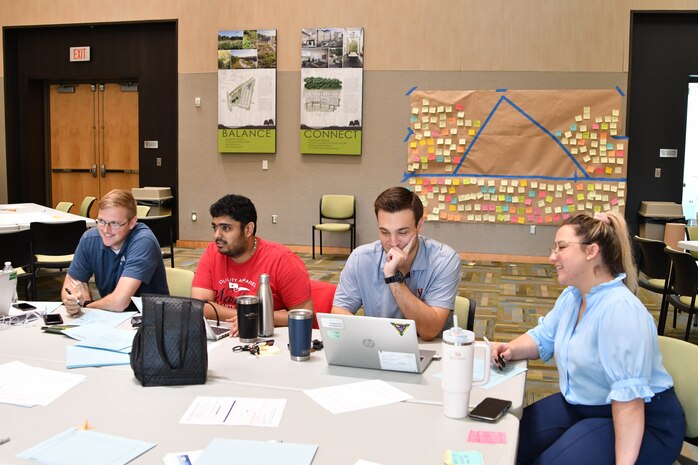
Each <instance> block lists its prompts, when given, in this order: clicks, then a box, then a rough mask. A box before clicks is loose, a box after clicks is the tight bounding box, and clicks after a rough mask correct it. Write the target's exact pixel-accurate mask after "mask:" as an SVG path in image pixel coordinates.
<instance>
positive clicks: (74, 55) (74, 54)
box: [70, 46, 90, 61]
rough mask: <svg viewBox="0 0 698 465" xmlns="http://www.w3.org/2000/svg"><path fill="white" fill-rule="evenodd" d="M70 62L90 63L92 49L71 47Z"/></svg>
mask: <svg viewBox="0 0 698 465" xmlns="http://www.w3.org/2000/svg"><path fill="white" fill-rule="evenodd" d="M70 61H90V47H87V46H83V47H70Z"/></svg>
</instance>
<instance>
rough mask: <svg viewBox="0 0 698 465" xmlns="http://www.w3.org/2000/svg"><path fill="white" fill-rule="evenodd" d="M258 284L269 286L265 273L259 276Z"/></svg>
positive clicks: (267, 276)
mask: <svg viewBox="0 0 698 465" xmlns="http://www.w3.org/2000/svg"><path fill="white" fill-rule="evenodd" d="M259 282H260V283H261V284H269V275H268V274H267V273H262V274H260V275H259Z"/></svg>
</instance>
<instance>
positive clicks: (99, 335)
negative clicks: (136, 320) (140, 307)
mask: <svg viewBox="0 0 698 465" xmlns="http://www.w3.org/2000/svg"><path fill="white" fill-rule="evenodd" d="M63 334H65V335H66V336H68V337H72V338H73V339H77V340H78V341H80V342H79V343H78V344H76V345H78V346H81V347H92V348H95V349H105V350H113V351H116V352H125V353H129V352H130V351H131V346H132V345H133V337H134V336H135V335H136V332H135V331H133V330H131V329H117V328H113V327H111V326H107V325H105V324H103V323H90V324H84V325H81V326H76V327H75V328H70V329H66V330H64V331H63Z"/></svg>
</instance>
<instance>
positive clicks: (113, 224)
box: [97, 218, 130, 231]
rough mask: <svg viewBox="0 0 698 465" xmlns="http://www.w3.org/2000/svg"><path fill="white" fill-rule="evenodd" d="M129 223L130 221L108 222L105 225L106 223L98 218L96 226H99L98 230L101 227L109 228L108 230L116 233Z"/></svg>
mask: <svg viewBox="0 0 698 465" xmlns="http://www.w3.org/2000/svg"><path fill="white" fill-rule="evenodd" d="M129 221H130V220H126V221H124V222H123V223H119V222H118V221H110V222H108V223H107V222H106V221H104V220H103V219H101V218H99V219H98V220H97V226H99V227H100V228H103V227H105V226H109V228H111V229H112V230H114V231H116V230H117V229H121V228H123V227H124V225H126V223H128V222H129Z"/></svg>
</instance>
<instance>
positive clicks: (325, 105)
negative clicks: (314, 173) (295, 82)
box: [300, 28, 364, 155]
mask: <svg viewBox="0 0 698 465" xmlns="http://www.w3.org/2000/svg"><path fill="white" fill-rule="evenodd" d="M301 41H302V42H301V138H300V139H301V153H307V154H334V155H361V127H362V119H361V110H362V105H363V66H364V30H363V29H344V28H326V29H303V31H302V32H301Z"/></svg>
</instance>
